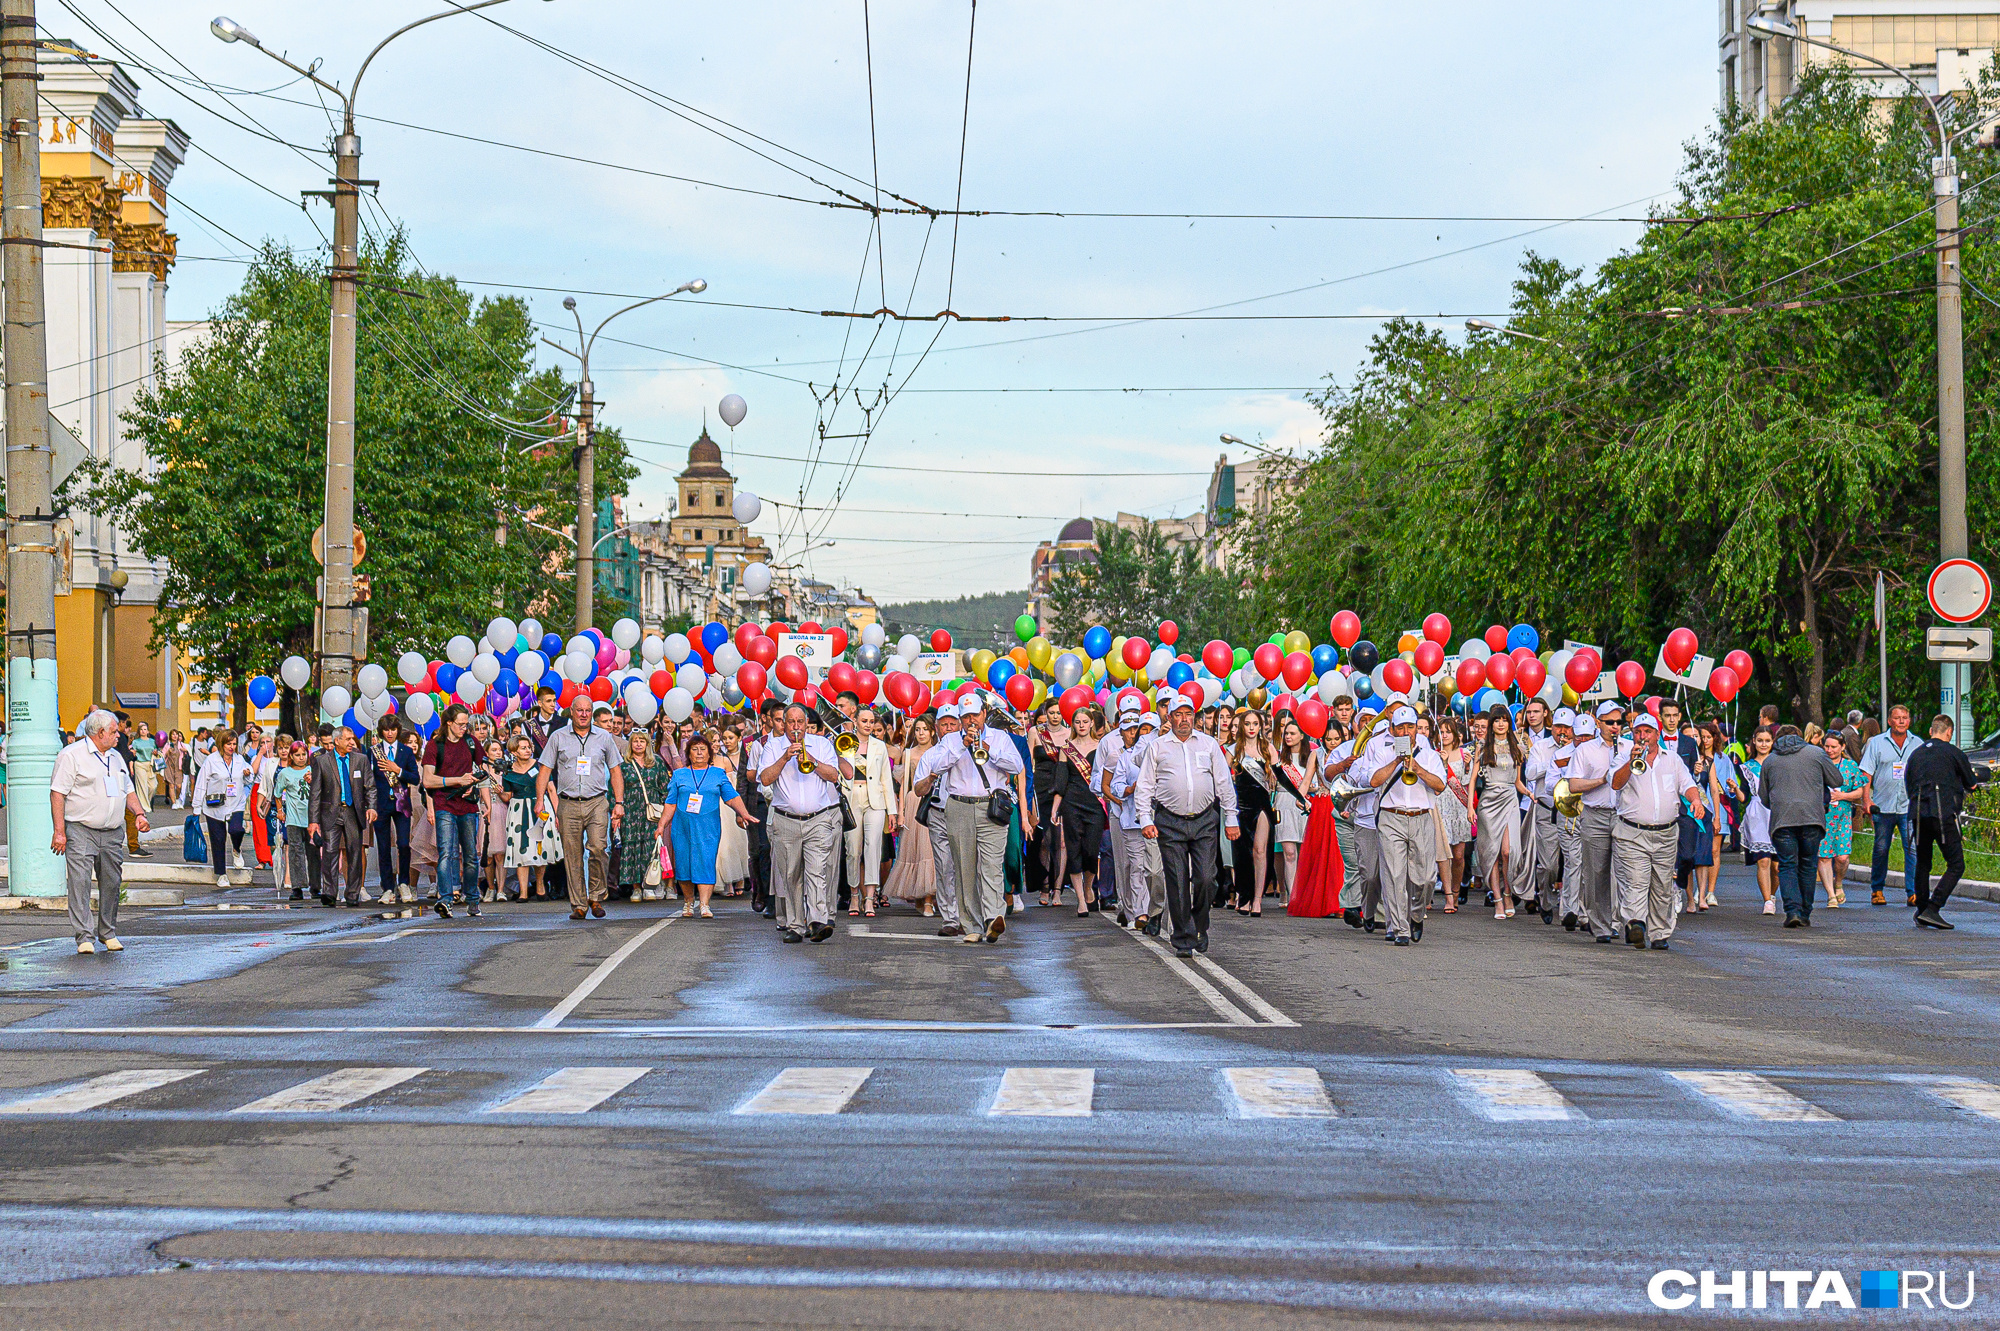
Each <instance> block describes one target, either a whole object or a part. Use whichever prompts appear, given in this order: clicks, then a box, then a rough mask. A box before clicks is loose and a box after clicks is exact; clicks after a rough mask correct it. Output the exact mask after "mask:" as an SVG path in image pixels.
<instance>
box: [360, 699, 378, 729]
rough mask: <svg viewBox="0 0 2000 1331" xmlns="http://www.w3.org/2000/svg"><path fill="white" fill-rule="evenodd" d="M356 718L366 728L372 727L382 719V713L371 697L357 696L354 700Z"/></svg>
mask: <svg viewBox="0 0 2000 1331" xmlns="http://www.w3.org/2000/svg"><path fill="white" fill-rule="evenodd" d="M354 719H355V720H356V721H359V722H360V723H361V724H362V726H363V727H364V728H367V727H372V726H373V725H374V724H375V723H376V722H377V721H379V720H381V719H382V713H381V712H380V711H378V710H377V709H376V707H375V704H374V703H373V702H372V701H370V700H369V699H367V698H356V699H355V700H354Z"/></svg>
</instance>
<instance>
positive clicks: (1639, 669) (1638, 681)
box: [1618, 661, 1646, 698]
mask: <svg viewBox="0 0 2000 1331" xmlns="http://www.w3.org/2000/svg"><path fill="white" fill-rule="evenodd" d="M1645 687H1646V667H1644V666H1642V665H1640V664H1639V663H1638V662H1637V661H1620V662H1619V663H1618V691H1619V692H1620V693H1622V694H1624V695H1625V696H1626V697H1628V698H1636V697H1638V696H1639V690H1640V689H1643V688H1645Z"/></svg>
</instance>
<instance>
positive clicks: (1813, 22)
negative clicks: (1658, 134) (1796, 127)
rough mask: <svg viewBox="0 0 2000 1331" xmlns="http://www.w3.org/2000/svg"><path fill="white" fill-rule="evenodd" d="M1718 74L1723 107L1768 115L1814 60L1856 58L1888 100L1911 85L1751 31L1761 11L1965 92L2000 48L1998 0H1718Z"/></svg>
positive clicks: (1934, 87)
mask: <svg viewBox="0 0 2000 1331" xmlns="http://www.w3.org/2000/svg"><path fill="white" fill-rule="evenodd" d="M1719 3H1720V18H1721V36H1720V42H1719V46H1718V51H1717V77H1718V81H1719V84H1720V99H1721V104H1722V105H1724V106H1727V105H1729V104H1730V103H1731V102H1732V101H1733V102H1734V103H1735V104H1736V105H1738V106H1741V107H1743V108H1744V109H1745V110H1747V111H1749V112H1750V113H1751V114H1752V115H1757V116H1763V115H1768V114H1770V112H1771V111H1772V109H1773V108H1775V107H1777V106H1778V105H1779V103H1781V102H1783V101H1784V100H1785V98H1786V97H1788V96H1790V95H1791V92H1792V90H1793V88H1795V87H1796V86H1797V85H1798V79H1799V76H1800V75H1801V74H1802V73H1803V72H1804V71H1805V68H1806V66H1807V65H1808V64H1812V63H1832V62H1841V63H1846V64H1851V65H1853V66H1854V67H1855V69H1856V70H1857V71H1858V72H1859V73H1860V74H1861V75H1862V76H1863V77H1864V78H1867V79H1868V80H1869V81H1870V82H1872V83H1873V84H1874V85H1875V88H1876V90H1877V95H1879V96H1881V97H1884V98H1897V97H1904V96H1907V95H1908V94H1909V85H1908V84H1907V83H1904V82H1903V80H1902V79H1900V78H1898V77H1897V76H1896V75H1894V74H1891V73H1889V72H1888V71H1886V70H1879V69H1875V68H1874V67H1872V66H1870V65H1868V64H1866V63H1865V62H1855V61H1851V60H1847V59H1846V58H1845V57H1843V56H1841V55H1839V54H1838V53H1836V52H1833V51H1829V50H1826V49H1825V48H1824V47H1817V46H1808V45H1807V44H1806V43H1804V42H1799V41H1793V40H1789V39H1785V38H1767V37H1764V36H1761V35H1760V34H1758V33H1755V32H1752V31H1751V30H1750V29H1749V28H1748V27H1747V26H1746V25H1745V20H1746V19H1748V18H1749V17H1750V16H1751V15H1753V14H1757V13H1764V14H1768V15H1770V16H1772V17H1774V18H1780V19H1784V20H1785V21H1786V22H1789V23H1791V24H1793V25H1795V26H1796V27H1797V28H1798V29H1799V31H1800V32H1802V33H1804V34H1805V35H1806V36H1808V37H1816V38H1818V39H1820V40H1822V41H1829V42H1832V43H1834V44H1835V45H1836V46H1844V47H1846V48H1848V49H1849V50H1852V51H1859V52H1862V53H1863V54H1865V55H1870V56H1873V57H1874V58H1875V59H1877V60H1881V61H1884V62H1886V63H1888V64H1891V65H1894V66H1895V67H1896V68H1897V69H1900V70H1902V71H1904V72H1905V73H1907V74H1909V75H1910V76H1911V77H1912V78H1914V79H1915V80H1916V81H1917V83H1918V84H1919V85H1920V86H1922V88H1923V89H1924V91H1925V92H1926V93H1929V94H1930V95H1932V96H1937V95H1938V94H1940V93H1950V92H1964V91H1967V90H1969V89H1972V88H1974V87H1976V86H1977V85H1978V80H1979V74H1980V72H1981V71H1982V70H1983V69H1985V67H1986V66H1987V65H1988V64H1990V63H1991V62H1992V59H1993V50H1994V47H1995V46H2000V3H1995V0H1719Z"/></svg>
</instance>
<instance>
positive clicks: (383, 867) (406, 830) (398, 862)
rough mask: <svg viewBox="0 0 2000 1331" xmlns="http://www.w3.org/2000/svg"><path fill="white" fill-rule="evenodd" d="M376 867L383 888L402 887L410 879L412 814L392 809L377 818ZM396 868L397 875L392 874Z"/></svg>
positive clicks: (384, 889) (385, 889) (386, 889)
mask: <svg viewBox="0 0 2000 1331" xmlns="http://www.w3.org/2000/svg"><path fill="white" fill-rule="evenodd" d="M375 868H376V870H377V872H378V873H379V874H380V875H381V878H382V890H383V891H385V892H386V891H388V890H389V889H390V888H392V887H402V886H404V885H406V884H407V883H408V882H409V881H410V815H409V814H407V813H397V812H396V811H395V810H394V809H390V810H389V811H388V812H387V813H385V814H383V815H382V816H381V817H379V818H377V819H376V820H375ZM391 868H394V870H395V876H394V877H391V876H390V872H389V871H390V869H391Z"/></svg>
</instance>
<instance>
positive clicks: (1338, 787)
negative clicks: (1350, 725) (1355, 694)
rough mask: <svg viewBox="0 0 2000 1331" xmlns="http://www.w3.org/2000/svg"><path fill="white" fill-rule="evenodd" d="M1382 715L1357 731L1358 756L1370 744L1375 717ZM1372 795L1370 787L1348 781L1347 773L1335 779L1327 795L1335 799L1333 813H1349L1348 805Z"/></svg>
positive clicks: (1355, 740)
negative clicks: (1369, 736)
mask: <svg viewBox="0 0 2000 1331" xmlns="http://www.w3.org/2000/svg"><path fill="white" fill-rule="evenodd" d="M1381 715H1383V713H1381V712H1377V713H1375V714H1374V716H1371V717H1370V718H1369V719H1368V720H1366V721H1364V722H1362V723H1361V725H1360V727H1359V728H1358V729H1356V730H1355V732H1354V752H1355V753H1356V754H1357V755H1358V754H1359V753H1360V752H1361V750H1362V748H1363V747H1364V746H1365V745H1366V744H1367V743H1368V735H1369V732H1370V731H1372V730H1373V729H1374V728H1375V717H1379V716H1381ZM1370 793H1372V792H1371V790H1370V788H1369V787H1367V786H1360V785H1356V784H1355V783H1354V782H1352V781H1349V780H1348V779H1347V774H1346V773H1345V772H1343V773H1341V774H1340V775H1339V776H1337V777H1335V778H1334V779H1333V782H1332V784H1331V785H1330V786H1328V787H1327V794H1328V795H1329V796H1331V797H1332V799H1333V811H1334V812H1335V813H1345V812H1346V811H1347V806H1348V805H1350V804H1352V803H1353V802H1354V801H1355V800H1357V799H1359V798H1360V797H1361V796H1363V795H1367V794H1370Z"/></svg>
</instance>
